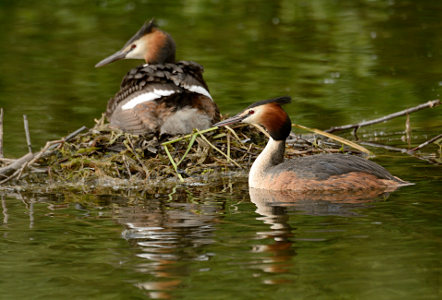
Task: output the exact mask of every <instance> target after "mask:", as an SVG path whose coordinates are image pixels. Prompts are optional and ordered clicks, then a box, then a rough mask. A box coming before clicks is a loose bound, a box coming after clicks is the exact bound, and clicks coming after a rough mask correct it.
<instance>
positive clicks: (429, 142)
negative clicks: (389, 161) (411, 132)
mask: <svg viewBox="0 0 442 300" xmlns="http://www.w3.org/2000/svg"><path fill="white" fill-rule="evenodd" d="M438 139H442V133H441V134H439V135H436V136H435V137H433V138H431V139H429V140H428V141H425V142H423V143H422V144H420V145H419V146H417V147H414V148H413V149H410V150H408V152H415V151H417V150H419V149H422V148H423V147H425V146H427V145H429V144H431V143H432V142H434V141H437V140H438Z"/></svg>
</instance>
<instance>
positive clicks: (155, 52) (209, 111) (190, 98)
mask: <svg viewBox="0 0 442 300" xmlns="http://www.w3.org/2000/svg"><path fill="white" fill-rule="evenodd" d="M121 59H144V60H145V61H146V64H144V65H141V66H138V67H136V68H134V69H132V70H130V71H129V72H128V73H127V74H126V76H125V77H124V78H123V81H122V83H121V87H120V91H119V92H118V93H117V94H116V95H115V96H114V97H113V98H111V99H110V100H109V102H108V104H107V109H106V116H107V118H108V120H109V122H110V125H111V126H112V127H114V128H118V129H121V130H123V131H126V132H129V133H133V134H143V133H159V134H171V135H173V134H183V133H189V132H191V131H192V129H193V128H197V129H205V128H209V127H210V126H211V124H212V123H214V122H217V121H219V111H218V107H217V105H216V104H215V102H214V101H213V99H212V97H211V96H210V94H209V89H208V87H207V84H206V83H205V82H204V79H203V75H202V73H203V67H202V66H201V65H199V64H197V63H195V62H191V61H179V62H176V61H175V42H174V40H173V39H172V37H171V36H170V35H169V34H168V33H166V32H164V31H161V30H160V29H158V26H157V25H156V24H155V23H154V21H153V19H152V20H151V21H149V22H146V23H145V24H144V25H143V26H142V27H141V28H140V30H138V32H137V33H136V34H135V35H134V36H133V37H132V38H131V39H130V40H129V41H128V42H127V43H126V44H125V45H124V46H123V48H122V49H121V50H119V51H117V52H116V53H114V54H112V55H111V56H109V57H107V58H105V59H103V60H102V61H100V62H99V63H97V64H96V65H95V67H97V68H98V67H101V66H104V65H107V64H109V63H111V62H114V61H117V60H121Z"/></svg>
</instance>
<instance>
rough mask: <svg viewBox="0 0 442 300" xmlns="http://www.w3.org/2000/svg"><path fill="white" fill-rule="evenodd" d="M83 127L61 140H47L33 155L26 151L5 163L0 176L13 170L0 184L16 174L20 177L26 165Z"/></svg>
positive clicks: (77, 132)
mask: <svg viewBox="0 0 442 300" xmlns="http://www.w3.org/2000/svg"><path fill="white" fill-rule="evenodd" d="M85 128H86V127H85V126H83V127H81V128H79V129H77V130H76V131H74V132H73V133H71V134H69V135H67V136H66V138H63V139H61V140H56V141H50V142H47V143H46V145H45V146H44V147H43V148H42V149H41V150H40V151H39V152H38V153H37V154H36V155H35V156H34V155H33V154H32V153H31V152H30V153H27V154H25V155H24V156H22V157H20V158H19V159H16V160H15V161H14V162H12V163H11V164H9V165H7V166H6V167H3V168H0V176H3V177H5V176H7V175H8V174H10V173H11V172H14V173H13V174H12V175H10V176H9V177H7V178H5V179H4V180H2V181H0V184H3V183H5V182H7V181H9V180H11V179H12V178H14V177H16V176H18V177H20V176H21V174H22V173H23V171H24V170H25V168H26V167H27V166H30V165H32V164H34V163H35V162H36V161H37V160H39V159H40V158H41V157H43V156H44V155H46V154H48V153H50V151H48V150H52V149H53V148H54V147H55V146H56V145H59V144H61V143H64V142H65V141H66V140H68V139H72V138H73V137H74V136H76V135H77V134H79V133H80V132H81V131H83V130H84V129H85Z"/></svg>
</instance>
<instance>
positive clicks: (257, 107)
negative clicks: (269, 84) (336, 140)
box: [214, 97, 408, 193]
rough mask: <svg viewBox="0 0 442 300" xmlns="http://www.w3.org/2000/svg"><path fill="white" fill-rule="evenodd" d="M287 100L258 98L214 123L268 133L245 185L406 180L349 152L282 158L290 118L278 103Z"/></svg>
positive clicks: (346, 187)
mask: <svg viewBox="0 0 442 300" xmlns="http://www.w3.org/2000/svg"><path fill="white" fill-rule="evenodd" d="M290 101H291V98H290V97H280V98H276V99H270V100H263V101H259V102H256V103H254V104H252V105H250V106H249V107H247V108H246V109H245V110H244V111H243V112H241V113H239V114H237V115H236V116H234V117H232V118H229V119H227V120H224V121H221V122H219V123H217V124H214V126H224V125H228V124H232V123H236V122H243V123H248V124H258V125H261V126H263V127H264V128H265V129H266V131H267V132H268V133H269V135H270V139H269V141H268V143H267V145H266V147H265V148H264V150H263V151H262V152H261V154H260V155H259V156H258V157H257V159H256V160H255V162H254V163H253V165H252V168H251V169H250V173H249V187H251V188H258V189H266V190H280V191H281V190H291V191H295V192H324V193H327V192H337V191H360V190H364V189H383V190H393V189H395V188H396V187H398V186H400V185H405V184H408V183H407V182H405V181H402V180H401V179H399V178H397V177H395V176H393V175H391V174H390V173H389V172H388V171H387V170H385V169H384V168H383V167H381V166H380V165H378V164H376V163H374V162H372V161H369V160H366V159H364V158H361V157H357V156H353V155H345V154H319V155H312V156H307V157H299V158H295V159H290V160H286V161H284V150H285V140H286V138H287V137H288V136H289V134H290V131H291V121H290V118H289V116H288V115H287V113H286V112H285V111H284V110H283V109H282V107H281V105H282V104H287V103H289V102H290Z"/></svg>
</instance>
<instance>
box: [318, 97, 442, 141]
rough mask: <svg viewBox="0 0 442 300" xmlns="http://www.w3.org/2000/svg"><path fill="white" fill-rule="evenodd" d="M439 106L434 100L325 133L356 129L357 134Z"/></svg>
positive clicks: (330, 129) (328, 130) (335, 128)
mask: <svg viewBox="0 0 442 300" xmlns="http://www.w3.org/2000/svg"><path fill="white" fill-rule="evenodd" d="M439 104H440V100H439V99H436V100H432V101H428V102H426V103H423V104H420V105H418V106H415V107H411V108H408V109H405V110H401V111H398V112H395V113H392V114H389V115H386V116H384V117H382V118H377V119H374V120H369V121H363V122H360V123H357V124H349V125H343V126H336V127H331V128H329V129H327V130H324V131H325V132H335V131H338V130H346V129H352V128H355V130H354V133H355V134H356V130H357V129H358V128H360V127H364V126H368V125H373V124H377V123H381V122H385V121H387V120H390V119H393V118H396V117H400V116H403V115H406V114H410V113H413V112H415V111H419V110H421V109H424V108H428V107H430V108H432V107H435V106H438V105H439Z"/></svg>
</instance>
